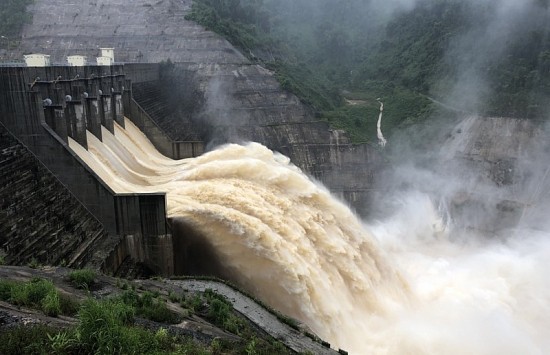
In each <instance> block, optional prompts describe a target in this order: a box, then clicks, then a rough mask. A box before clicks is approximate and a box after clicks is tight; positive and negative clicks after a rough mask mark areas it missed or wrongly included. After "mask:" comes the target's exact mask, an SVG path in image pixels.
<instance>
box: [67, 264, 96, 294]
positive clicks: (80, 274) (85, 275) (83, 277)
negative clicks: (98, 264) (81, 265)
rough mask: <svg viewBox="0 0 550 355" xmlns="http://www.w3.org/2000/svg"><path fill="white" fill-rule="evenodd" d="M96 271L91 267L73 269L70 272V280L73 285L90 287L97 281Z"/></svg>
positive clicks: (83, 287)
mask: <svg viewBox="0 0 550 355" xmlns="http://www.w3.org/2000/svg"><path fill="white" fill-rule="evenodd" d="M95 277H96V273H95V271H93V270H90V269H81V270H75V271H72V272H71V273H70V274H69V280H70V281H71V283H72V284H73V285H75V286H76V287H77V288H80V289H85V290H87V289H89V288H90V286H91V285H93V283H94V282H95Z"/></svg>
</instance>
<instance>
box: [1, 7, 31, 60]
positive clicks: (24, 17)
mask: <svg viewBox="0 0 550 355" xmlns="http://www.w3.org/2000/svg"><path fill="white" fill-rule="evenodd" d="M32 3H33V0H2V1H1V2H0V48H6V49H9V48H11V47H12V46H13V45H16V44H17V42H18V41H19V37H20V35H21V29H22V27H23V25H24V24H25V23H28V22H29V21H30V20H31V19H32V18H31V16H30V14H29V13H28V12H27V6H29V5H30V4H32Z"/></svg>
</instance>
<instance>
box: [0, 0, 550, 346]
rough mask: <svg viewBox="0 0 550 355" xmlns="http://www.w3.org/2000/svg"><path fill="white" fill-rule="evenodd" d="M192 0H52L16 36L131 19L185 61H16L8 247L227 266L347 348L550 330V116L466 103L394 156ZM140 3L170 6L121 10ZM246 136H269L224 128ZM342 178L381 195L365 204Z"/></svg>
mask: <svg viewBox="0 0 550 355" xmlns="http://www.w3.org/2000/svg"><path fill="white" fill-rule="evenodd" d="M67 5H70V6H67ZM186 6H189V3H188V2H187V1H167V0H164V1H160V2H157V3H156V4H151V3H150V2H148V1H138V2H133V3H129V2H127V1H122V0H117V1H110V2H107V1H96V2H93V3H88V4H68V2H67V1H61V0H56V1H51V2H47V1H37V2H36V4H35V5H34V7H33V11H34V13H35V15H34V19H33V23H32V24H30V25H29V26H28V27H27V28H26V29H25V33H24V37H23V40H22V43H21V47H20V48H19V49H18V51H19V52H17V51H15V52H14V53H10V54H9V55H13V56H14V58H15V57H16V56H19V55H20V54H22V53H23V52H27V51H30V50H31V49H32V50H33V51H36V50H37V48H39V49H40V51H43V52H46V53H51V54H52V55H53V56H58V57H57V59H54V61H55V60H57V61H60V60H61V58H62V57H64V56H65V55H66V54H73V53H76V52H78V53H80V54H86V55H91V54H93V53H96V51H97V46H98V45H101V46H109V45H111V44H112V43H115V42H114V41H116V43H117V46H120V48H122V50H121V51H120V55H121V57H120V58H121V60H123V61H126V62H131V61H140V60H143V61H160V60H165V59H169V58H170V59H171V60H173V61H174V62H176V64H175V65H174V66H172V67H170V68H168V70H167V68H166V67H164V68H163V67H162V66H161V65H159V64H151V63H147V64H146V63H126V64H124V65H113V66H108V67H102V66H86V67H62V66H52V67H45V68H25V67H0V122H1V126H0V138H1V142H0V143H1V147H2V149H1V150H0V159H1V166H2V169H1V172H0V178H1V179H2V180H1V182H2V185H1V186H2V188H1V189H0V201H1V203H2V209H1V210H0V232H1V233H2V234H0V243H1V245H2V248H3V249H4V251H5V252H6V254H5V256H4V257H5V260H6V261H7V262H8V263H10V264H19V265H21V264H27V263H29V262H31V260H33V259H35V260H36V261H37V262H39V263H43V264H54V265H68V266H71V267H84V266H87V267H94V268H99V269H102V270H103V271H105V272H107V273H112V274H114V275H121V276H125V275H128V276H132V275H148V274H155V275H174V274H215V275H219V276H222V277H224V278H228V279H231V280H233V281H234V282H236V283H238V284H239V285H240V286H241V287H243V288H245V289H247V290H248V291H250V292H251V293H254V294H255V295H257V296H258V297H261V298H262V299H263V300H265V302H266V303H268V304H270V305H272V306H274V307H276V308H277V309H280V310H282V311H284V312H285V313H286V314H288V315H290V316H292V317H295V318H297V319H299V320H300V321H302V322H304V323H306V324H307V325H308V327H309V328H310V329H312V330H313V331H314V332H315V333H317V334H319V335H320V336H321V337H323V338H324V339H326V340H328V341H330V343H331V344H332V345H333V347H334V346H336V347H341V348H345V349H347V350H350V353H352V354H365V353H366V354H379V353H380V354H403V353H421V354H441V353H445V354H464V353H476V354H517V353H530V354H543V353H544V352H545V349H548V348H550V343H549V340H548V337H547V334H546V329H549V327H550V312H548V309H547V307H546V305H547V304H549V303H550V292H548V285H550V280H549V279H548V273H547V272H546V264H547V260H548V257H550V244H549V243H548V234H549V233H548V231H549V230H550V228H549V226H548V224H547V222H546V220H547V218H546V215H545V212H546V211H547V207H548V201H550V198H549V196H548V191H550V185H549V184H550V182H549V181H548V164H547V159H546V156H547V154H546V153H547V152H548V146H547V142H548V141H549V140H548V139H547V137H548V135H547V130H545V129H544V126H543V125H540V124H538V123H537V122H532V121H526V120H512V119H505V118H483V117H468V118H466V119H464V120H462V121H461V122H460V123H458V125H455V126H453V127H451V128H450V129H449V131H448V132H447V133H446V134H445V135H444V137H443V138H442V139H441V144H435V143H434V146H436V147H437V149H434V150H437V152H435V154H431V155H430V156H429V157H427V158H426V159H423V160H417V159H416V158H414V157H412V156H411V157H407V156H406V157H405V159H404V162H394V163H393V167H392V168H391V169H387V170H383V169H382V168H383V167H385V166H386V165H387V163H386V162H384V161H383V160H382V159H381V157H380V155H379V154H378V152H377V151H376V150H375V149H372V147H370V146H368V145H351V144H349V141H348V140H347V138H346V136H345V134H343V133H342V132H338V131H331V130H330V129H329V127H328V126H327V124H326V123H324V122H319V121H317V120H316V119H315V114H314V113H313V112H311V111H310V110H309V109H308V107H307V106H304V105H302V104H301V103H300V102H299V100H298V99H297V98H296V97H295V96H293V95H291V94H288V93H285V92H283V91H281V90H280V88H279V86H278V84H277V82H276V80H275V79H274V78H273V73H270V72H269V71H267V70H265V69H263V68H261V67H260V66H258V65H256V64H255V63H251V62H250V61H248V60H247V59H246V58H244V56H242V55H241V54H240V53H238V52H237V51H235V49H234V48H233V47H231V46H230V45H229V44H228V43H227V42H226V41H224V40H222V39H220V38H219V37H217V36H215V35H213V34H212V33H210V32H208V31H205V30H204V29H202V28H200V27H199V26H197V25H195V24H193V23H190V22H187V21H183V20H181V17H182V16H183V15H184V14H185V11H186ZM136 9H138V10H136ZM130 11H132V13H135V14H136V17H134V19H135V20H139V21H140V23H143V24H147V23H149V22H151V23H152V22H153V21H154V22H155V23H159V22H161V23H163V26H164V27H163V26H160V27H159V26H147V25H144V26H136V25H135V24H133V23H132V21H133V20H132V19H129V16H115V15H116V14H118V15H121V14H126V13H129V12H130ZM37 13H41V14H44V16H37V15H36V14H37ZM109 15H112V22H107V23H106V24H99V23H97V20H94V19H95V18H97V17H98V16H99V17H102V18H107V17H108V16H109ZM52 16H56V18H57V19H58V21H57V23H58V26H51V24H50V19H48V17H52ZM161 19H162V21H161ZM179 21H180V22H181V24H183V26H181V28H183V29H185V30H183V29H181V30H180V29H179V28H180V27H178V26H176V24H178V23H179ZM180 31H181V32H180ZM39 33H40V34H39ZM90 33H93V35H90ZM77 38H78V40H77ZM102 41H103V42H102ZM167 88H169V89H168V90H167ZM175 88H177V90H175ZM170 89H173V90H170ZM430 139H434V141H435V138H434V137H433V136H431V137H430ZM242 141H256V142H259V143H262V144H263V145H261V144H258V143H251V144H244V145H243V144H229V145H225V146H223V147H222V148H220V149H215V150H214V149H212V148H213V147H212V146H210V145H209V143H210V142H213V144H223V143H232V142H233V143H234V142H242ZM438 143H439V142H438ZM277 152H280V153H283V155H281V154H278V153H277ZM432 153H433V152H432ZM285 156H286V157H285ZM289 159H290V160H289ZM292 163H294V164H295V165H293V164H292ZM306 174H308V175H310V176H313V177H315V178H317V179H318V180H320V181H322V182H324V183H325V184H326V185H327V186H328V189H327V188H324V187H322V186H320V185H319V184H317V183H315V182H312V181H311V180H310V179H309V178H308V176H306ZM358 177H359V178H358ZM328 190H331V191H334V192H336V193H337V194H338V195H339V196H340V197H345V198H346V199H347V201H348V203H353V204H354V205H355V206H356V208H357V210H361V207H362V206H368V208H369V209H371V210H375V211H378V212H379V213H378V215H379V216H382V217H380V218H378V219H375V220H370V221H369V222H365V221H361V220H360V219H359V218H358V217H357V216H356V215H355V214H354V213H353V212H352V211H350V209H349V208H348V207H347V206H346V203H344V202H342V201H344V200H343V199H342V200H337V199H335V198H334V197H332V196H331V195H330V193H329V192H328ZM373 193H374V194H375V195H374V196H375V197H374V198H372V196H371V195H372V194H373Z"/></svg>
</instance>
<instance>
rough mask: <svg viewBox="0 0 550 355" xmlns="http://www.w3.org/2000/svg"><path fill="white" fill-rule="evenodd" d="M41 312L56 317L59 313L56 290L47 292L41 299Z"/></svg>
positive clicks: (59, 307)
mask: <svg viewBox="0 0 550 355" xmlns="http://www.w3.org/2000/svg"><path fill="white" fill-rule="evenodd" d="M42 312H44V314H45V315H47V316H50V317H57V316H58V315H59V314H60V313H61V305H60V302H59V293H58V292H57V290H54V291H53V292H48V294H47V295H46V297H44V298H43V299H42Z"/></svg>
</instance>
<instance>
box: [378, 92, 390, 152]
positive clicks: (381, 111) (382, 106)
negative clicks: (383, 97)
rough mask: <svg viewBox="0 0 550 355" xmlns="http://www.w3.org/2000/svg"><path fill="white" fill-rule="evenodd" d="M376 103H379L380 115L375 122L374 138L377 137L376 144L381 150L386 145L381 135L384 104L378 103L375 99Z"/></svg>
mask: <svg viewBox="0 0 550 355" xmlns="http://www.w3.org/2000/svg"><path fill="white" fill-rule="evenodd" d="M376 101H378V102H379V103H380V114H379V115H378V121H377V122H376V137H378V144H379V145H380V146H381V147H382V148H383V147H385V146H386V143H388V141H387V140H386V138H384V135H383V134H382V114H383V113H384V103H383V102H382V101H380V99H377V100H376Z"/></svg>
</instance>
